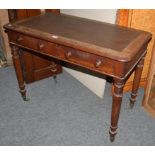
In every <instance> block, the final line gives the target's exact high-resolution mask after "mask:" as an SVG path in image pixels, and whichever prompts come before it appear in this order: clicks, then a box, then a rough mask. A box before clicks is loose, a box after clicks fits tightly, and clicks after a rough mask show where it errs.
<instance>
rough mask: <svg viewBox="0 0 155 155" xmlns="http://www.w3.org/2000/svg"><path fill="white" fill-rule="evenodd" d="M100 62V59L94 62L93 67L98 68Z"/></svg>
mask: <svg viewBox="0 0 155 155" xmlns="http://www.w3.org/2000/svg"><path fill="white" fill-rule="evenodd" d="M101 64H102V61H101V60H97V61H96V63H95V67H96V68H98V67H100V66H101Z"/></svg>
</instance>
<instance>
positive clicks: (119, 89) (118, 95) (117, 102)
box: [109, 79, 124, 142]
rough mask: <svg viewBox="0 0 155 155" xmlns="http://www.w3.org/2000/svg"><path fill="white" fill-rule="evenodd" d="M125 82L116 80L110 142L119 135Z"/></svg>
mask: <svg viewBox="0 0 155 155" xmlns="http://www.w3.org/2000/svg"><path fill="white" fill-rule="evenodd" d="M123 88H124V81H123V80H119V79H114V92H113V101H112V111H111V126H110V131H109V134H110V140H111V142H113V141H114V139H115V135H116V134H117V123H118V119H119V113H120V109H121V103H122V97H123Z"/></svg>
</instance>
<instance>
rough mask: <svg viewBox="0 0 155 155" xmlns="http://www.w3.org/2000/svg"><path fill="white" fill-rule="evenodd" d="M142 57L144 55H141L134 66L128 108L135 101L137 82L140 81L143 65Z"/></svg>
mask: <svg viewBox="0 0 155 155" xmlns="http://www.w3.org/2000/svg"><path fill="white" fill-rule="evenodd" d="M144 58H145V57H143V58H142V59H141V60H140V61H139V63H138V64H137V66H136V69H135V75H134V81H133V87H132V93H131V98H130V108H132V107H133V106H134V103H135V102H136V97H137V91H138V88H139V83H140V79H141V75H142V70H143V65H144Z"/></svg>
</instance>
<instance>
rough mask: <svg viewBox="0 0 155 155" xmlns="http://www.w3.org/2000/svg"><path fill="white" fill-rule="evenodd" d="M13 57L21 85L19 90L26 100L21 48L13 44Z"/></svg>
mask: <svg viewBox="0 0 155 155" xmlns="http://www.w3.org/2000/svg"><path fill="white" fill-rule="evenodd" d="M11 49H12V59H13V64H14V66H15V71H16V76H17V79H18V85H19V89H20V90H19V91H20V93H21V95H22V98H23V100H24V101H26V100H27V99H26V89H25V84H24V78H23V72H22V67H21V62H20V57H19V50H20V48H19V47H17V46H15V45H12V46H11Z"/></svg>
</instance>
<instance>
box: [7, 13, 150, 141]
mask: <svg viewBox="0 0 155 155" xmlns="http://www.w3.org/2000/svg"><path fill="white" fill-rule="evenodd" d="M4 28H5V29H6V32H7V33H8V36H9V40H10V45H11V48H12V55H13V62H14V67H15V71H16V76H17V79H18V84H19V88H20V93H21V95H22V97H23V99H24V100H27V98H26V89H25V84H24V78H23V68H22V65H21V64H22V62H21V59H20V53H21V52H23V51H22V49H27V50H29V51H30V52H32V53H38V54H41V55H46V56H47V57H51V58H53V59H54V60H56V61H59V62H65V63H67V64H68V65H69V64H70V65H73V66H75V67H76V66H77V67H80V68H84V69H86V70H88V71H93V72H96V73H99V74H104V75H107V76H110V77H112V78H113V85H114V92H113V102H112V112H111V126H110V131H109V133H110V140H111V141H113V140H114V137H115V135H116V133H117V132H116V130H117V123H118V118H119V113H120V108H121V102H122V96H123V86H124V84H125V82H126V80H127V79H128V77H129V75H130V74H131V73H132V72H133V71H135V77H134V78H135V79H134V83H133V89H132V93H131V99H130V104H131V105H133V104H134V102H135V101H136V96H137V90H138V86H139V81H140V78H141V73H142V68H143V63H144V57H145V54H146V51H147V50H146V49H147V45H148V42H149V41H150V40H151V34H150V33H148V32H144V31H139V30H135V29H131V28H125V27H120V26H116V25H112V24H107V23H103V22H98V21H93V20H89V19H84V18H79V17H73V16H68V15H63V14H58V15H55V14H50V13H49V14H43V15H40V16H36V17H32V18H29V19H26V20H23V21H19V22H15V23H10V24H7V25H5V26H4ZM55 65H56V64H55ZM52 71H53V72H54V71H55V69H54V68H53V69H52Z"/></svg>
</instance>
